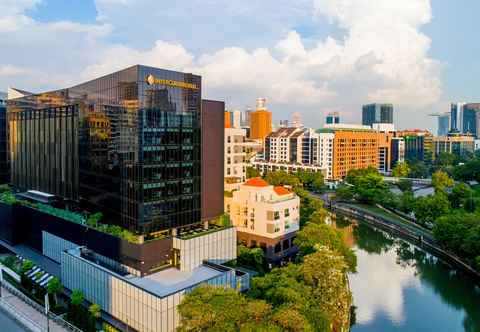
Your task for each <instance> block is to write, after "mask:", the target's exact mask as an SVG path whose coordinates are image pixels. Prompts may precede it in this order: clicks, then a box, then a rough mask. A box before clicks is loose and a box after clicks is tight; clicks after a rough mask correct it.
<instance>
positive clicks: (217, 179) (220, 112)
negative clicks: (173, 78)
mask: <svg viewBox="0 0 480 332" xmlns="http://www.w3.org/2000/svg"><path fill="white" fill-rule="evenodd" d="M201 119H202V220H209V219H214V218H216V217H218V216H220V215H222V214H223V176H222V174H223V163H224V157H223V153H224V151H223V149H224V147H223V141H224V135H225V132H224V122H225V103H224V102H221V101H213V100H202V113H201Z"/></svg>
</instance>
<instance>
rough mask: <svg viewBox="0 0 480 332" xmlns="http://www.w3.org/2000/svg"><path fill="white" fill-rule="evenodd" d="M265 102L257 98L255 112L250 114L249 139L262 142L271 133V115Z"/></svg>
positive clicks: (263, 99)
mask: <svg viewBox="0 0 480 332" xmlns="http://www.w3.org/2000/svg"><path fill="white" fill-rule="evenodd" d="M266 102H267V100H266V99H265V98H258V99H257V107H256V110H255V111H254V112H252V113H251V114H250V138H253V139H261V140H264V139H265V137H266V136H267V135H268V134H270V133H271V132H272V113H271V112H270V111H268V109H267V107H266V106H265V104H266Z"/></svg>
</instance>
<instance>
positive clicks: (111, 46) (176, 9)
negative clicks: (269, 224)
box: [0, 0, 480, 130]
mask: <svg viewBox="0 0 480 332" xmlns="http://www.w3.org/2000/svg"><path fill="white" fill-rule="evenodd" d="M461 4H462V5H461V6H459V5H458V2H457V1H451V0H435V1H433V0H402V1H398V0H375V1H372V0H295V1H292V0H262V1H258V0H243V1H240V0H189V1H184V0H178V1H158V0H69V1H65V0H0V40H1V41H2V42H1V44H0V45H1V46H0V91H2V90H3V91H5V90H6V89H7V88H8V86H13V87H17V88H20V89H24V90H28V91H33V92H40V91H45V90H51V89H57V88H62V87H67V86H71V85H74V84H77V83H81V82H83V81H86V80H89V79H93V78H95V77H98V76H100V75H103V74H107V73H110V72H112V71H115V70H120V69H122V68H125V67H128V66H131V65H134V64H145V65H150V66H157V67H162V68H167V69H173V70H180V71H186V72H193V73H196V74H200V75H202V77H203V88H204V89H203V90H204V92H203V93H204V97H205V98H209V99H219V100H225V101H226V104H227V107H228V108H230V109H240V110H243V109H245V108H246V107H248V106H250V107H254V105H255V99H256V98H257V97H265V98H267V105H268V107H269V109H270V110H271V111H272V113H273V118H274V121H275V122H278V121H279V120H280V119H291V115H292V114H293V113H294V112H299V113H300V114H301V116H302V120H303V122H304V124H305V125H306V126H309V127H314V128H318V127H321V126H322V124H323V122H324V117H325V115H326V114H327V113H328V112H330V111H339V112H340V114H341V117H342V121H343V122H349V123H357V122H359V121H361V106H362V104H366V103H371V102H388V103H393V104H394V106H395V123H396V125H397V127H399V128H427V129H431V130H435V128H436V120H435V119H434V118H432V117H429V116H428V114H430V113H434V112H443V111H448V109H449V103H450V102H452V101H468V102H475V101H478V100H479V98H478V97H477V94H476V92H477V90H478V83H477V81H476V78H477V77H480V57H478V54H479V50H480V44H479V43H478V36H477V35H476V34H477V31H478V29H477V25H476V24H475V22H476V19H477V18H476V17H475V16H474V15H475V13H478V12H479V10H480V2H479V1H478V0H462V1H461Z"/></svg>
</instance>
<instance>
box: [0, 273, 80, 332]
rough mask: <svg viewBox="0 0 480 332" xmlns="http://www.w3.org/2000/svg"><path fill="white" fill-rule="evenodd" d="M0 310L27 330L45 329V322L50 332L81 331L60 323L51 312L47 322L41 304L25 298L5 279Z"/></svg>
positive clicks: (41, 330)
mask: <svg viewBox="0 0 480 332" xmlns="http://www.w3.org/2000/svg"><path fill="white" fill-rule="evenodd" d="M0 310H3V311H4V312H6V313H8V314H9V315H10V316H11V317H13V318H14V319H15V320H16V321H18V322H19V323H21V324H22V325H23V326H24V327H25V328H27V329H28V330H29V331H33V332H44V331H47V324H49V327H50V331H51V332H72V331H75V332H81V331H79V330H78V329H75V328H74V327H71V328H69V327H68V326H65V325H64V324H67V323H65V322H61V323H60V319H59V318H58V317H55V316H54V315H53V314H50V315H51V317H50V319H49V322H48V323H47V316H46V315H45V313H44V311H43V308H42V306H41V305H39V304H38V303H36V302H34V301H33V300H31V299H29V298H27V297H26V296H25V295H23V294H22V293H21V292H20V291H19V290H17V289H15V288H14V287H13V286H12V285H10V284H9V283H8V282H7V281H6V280H4V281H3V287H2V297H1V298H0Z"/></svg>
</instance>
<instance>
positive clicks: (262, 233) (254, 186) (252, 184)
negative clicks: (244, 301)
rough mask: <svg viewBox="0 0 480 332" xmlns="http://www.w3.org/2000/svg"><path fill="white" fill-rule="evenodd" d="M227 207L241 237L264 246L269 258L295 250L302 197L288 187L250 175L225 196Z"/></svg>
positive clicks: (273, 259)
mask: <svg viewBox="0 0 480 332" xmlns="http://www.w3.org/2000/svg"><path fill="white" fill-rule="evenodd" d="M225 211H226V213H227V214H229V215H230V219H231V220H232V223H233V225H234V226H235V227H236V229H237V238H238V241H239V242H242V243H244V244H245V245H246V246H249V247H254V246H260V247H262V248H264V250H265V251H266V257H267V260H269V261H270V262H280V261H282V260H284V259H285V258H287V257H289V256H291V255H292V254H294V253H295V252H296V250H297V248H296V247H295V246H294V245H293V242H292V241H293V238H294V236H295V234H296V232H297V231H298V230H299V228H300V198H299V197H298V196H297V195H296V194H295V193H293V192H291V191H290V190H288V189H287V188H285V187H281V186H279V187H274V186H272V185H269V184H268V183H267V182H266V181H265V180H263V179H261V178H252V179H249V180H248V181H247V182H245V183H244V184H242V185H240V186H239V189H238V190H235V191H233V192H232V195H231V197H225Z"/></svg>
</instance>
